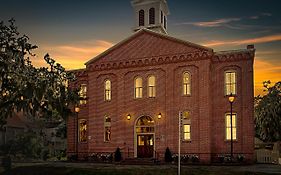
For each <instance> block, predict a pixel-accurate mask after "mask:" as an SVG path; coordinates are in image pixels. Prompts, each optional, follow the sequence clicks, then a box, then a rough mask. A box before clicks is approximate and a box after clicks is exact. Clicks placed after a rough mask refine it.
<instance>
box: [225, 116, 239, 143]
mask: <svg viewBox="0 0 281 175" xmlns="http://www.w3.org/2000/svg"><path fill="white" fill-rule="evenodd" d="M225 130H226V131H225V132H226V140H231V115H230V113H227V114H226V115H225ZM236 132H237V128H236V114H235V113H234V114H232V139H233V140H236V139H237V134H236Z"/></svg>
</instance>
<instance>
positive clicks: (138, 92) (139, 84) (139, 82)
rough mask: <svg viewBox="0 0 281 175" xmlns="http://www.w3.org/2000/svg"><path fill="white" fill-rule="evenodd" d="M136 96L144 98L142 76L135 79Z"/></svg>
mask: <svg viewBox="0 0 281 175" xmlns="http://www.w3.org/2000/svg"><path fill="white" fill-rule="evenodd" d="M135 98H142V78H141V77H137V78H136V79H135Z"/></svg>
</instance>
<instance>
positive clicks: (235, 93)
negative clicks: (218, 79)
mask: <svg viewBox="0 0 281 175" xmlns="http://www.w3.org/2000/svg"><path fill="white" fill-rule="evenodd" d="M229 73H230V74H232V73H234V77H235V81H234V82H232V80H231V79H230V82H229V83H227V82H226V77H227V74H229ZM230 76H231V75H230ZM223 81H224V95H225V96H227V95H230V94H231V93H232V95H237V71H236V70H226V71H224V80H223ZM228 86H229V87H230V91H229V92H228V91H227V89H228V88H227V87H228ZM233 86H234V91H233Z"/></svg>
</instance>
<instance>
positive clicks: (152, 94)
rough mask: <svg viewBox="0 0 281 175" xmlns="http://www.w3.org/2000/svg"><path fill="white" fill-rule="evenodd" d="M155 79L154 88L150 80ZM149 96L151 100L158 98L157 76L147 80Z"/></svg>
mask: <svg viewBox="0 0 281 175" xmlns="http://www.w3.org/2000/svg"><path fill="white" fill-rule="evenodd" d="M152 77H154V83H153V84H154V86H151V85H150V78H152ZM147 80H148V81H147V96H148V97H149V98H155V97H156V76H155V75H150V76H149V77H148V79H147Z"/></svg>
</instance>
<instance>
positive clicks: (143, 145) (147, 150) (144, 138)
mask: <svg viewBox="0 0 281 175" xmlns="http://www.w3.org/2000/svg"><path fill="white" fill-rule="evenodd" d="M137 139H138V140H137V143H138V144H137V150H138V157H139V158H151V157H153V145H154V139H153V134H146V135H138V137H137Z"/></svg>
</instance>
